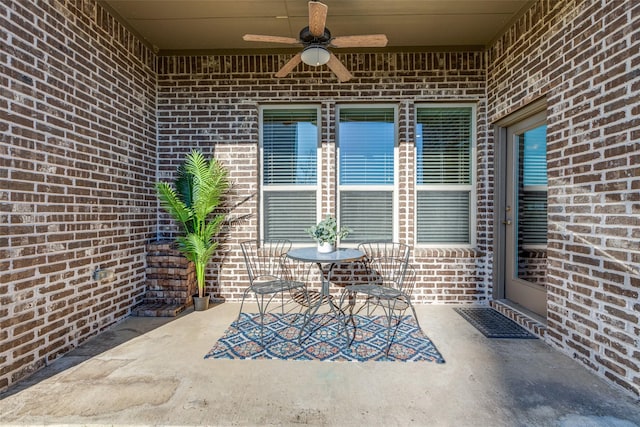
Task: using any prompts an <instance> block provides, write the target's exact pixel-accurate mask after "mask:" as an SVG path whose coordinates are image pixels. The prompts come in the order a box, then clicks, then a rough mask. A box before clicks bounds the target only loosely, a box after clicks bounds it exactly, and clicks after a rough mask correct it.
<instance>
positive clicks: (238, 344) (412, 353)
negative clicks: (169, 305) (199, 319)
mask: <svg viewBox="0 0 640 427" xmlns="http://www.w3.org/2000/svg"><path fill="white" fill-rule="evenodd" d="M264 320H265V325H264V328H265V329H264V348H263V347H262V345H261V344H260V316H259V315H258V314H248V313H242V316H241V317H240V320H239V322H237V323H236V322H233V323H232V324H231V326H230V327H229V328H228V329H227V330H226V331H225V334H224V336H223V337H222V338H220V339H219V340H218V342H217V343H216V344H215V346H214V347H213V348H212V349H211V351H210V352H209V353H207V355H205V359H208V358H215V359H281V360H324V361H356V362H365V361H383V360H385V361H403V362H409V361H411V362H418V361H429V362H437V363H444V359H443V358H442V356H441V355H440V353H439V352H438V350H437V349H436V347H435V346H434V345H433V343H432V342H431V341H430V340H429V338H428V337H427V336H426V335H425V334H424V333H423V332H422V331H421V330H420V329H419V328H418V327H417V325H416V322H415V320H414V319H413V317H411V316H404V317H403V318H402V320H401V322H400V325H399V326H398V330H397V332H396V336H395V338H394V340H393V344H392V345H391V349H390V350H389V356H388V357H387V355H386V354H385V352H386V333H387V329H386V328H387V327H386V319H385V318H384V317H383V316H360V315H356V316H354V321H355V322H356V326H357V328H356V331H357V333H356V337H355V340H354V341H353V343H352V344H351V346H350V347H349V348H346V345H345V336H344V332H340V331H339V321H338V320H337V319H335V318H334V317H333V316H328V315H322V314H317V315H315V316H314V317H313V318H312V320H311V325H312V326H311V327H310V328H309V327H308V328H309V329H306V330H307V334H308V331H309V330H312V331H313V332H312V333H311V334H310V335H308V337H307V338H306V339H305V340H304V341H303V342H302V345H299V344H298V334H299V332H300V328H301V327H302V322H303V316H301V315H298V316H296V315H295V314H284V315H282V314H267V315H265V319H264ZM349 332H350V333H351V334H353V329H352V327H350V328H349Z"/></svg>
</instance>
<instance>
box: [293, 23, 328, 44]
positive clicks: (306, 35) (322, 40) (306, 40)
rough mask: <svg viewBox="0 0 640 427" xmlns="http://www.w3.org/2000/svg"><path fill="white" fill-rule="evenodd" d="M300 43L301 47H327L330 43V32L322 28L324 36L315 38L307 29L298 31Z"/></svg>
mask: <svg viewBox="0 0 640 427" xmlns="http://www.w3.org/2000/svg"><path fill="white" fill-rule="evenodd" d="M300 41H301V42H302V44H303V45H305V46H307V45H310V44H314V45H318V44H319V45H328V44H329V42H330V41H331V32H330V31H329V29H328V28H327V27H324V34H323V35H322V36H320V37H316V36H314V35H313V34H311V32H310V31H309V27H304V28H303V29H302V30H300Z"/></svg>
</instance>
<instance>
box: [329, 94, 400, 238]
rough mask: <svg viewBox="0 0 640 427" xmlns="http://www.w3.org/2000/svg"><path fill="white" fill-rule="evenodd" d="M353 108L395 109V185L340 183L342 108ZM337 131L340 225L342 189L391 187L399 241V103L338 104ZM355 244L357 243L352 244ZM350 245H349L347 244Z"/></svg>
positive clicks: (394, 232) (393, 235)
mask: <svg viewBox="0 0 640 427" xmlns="http://www.w3.org/2000/svg"><path fill="white" fill-rule="evenodd" d="M353 108H361V109H366V108H371V109H380V108H389V109H393V123H394V135H393V185H392V186H390V185H340V173H341V171H340V134H339V127H340V126H339V124H340V110H342V109H345V110H348V109H353ZM335 111H336V115H335V124H336V125H335V132H336V156H335V164H336V166H335V170H336V175H335V188H336V210H337V221H338V225H339V226H340V212H341V207H340V199H341V197H340V194H341V192H342V191H389V189H391V191H392V192H393V193H392V196H391V202H392V204H393V209H392V240H393V241H398V237H399V212H400V207H399V206H398V203H399V184H398V182H399V176H400V173H399V163H400V158H399V153H400V150H399V146H398V141H399V129H398V128H399V123H398V118H399V114H398V105H397V104H374V103H367V104H338V105H336V108H335ZM352 245H353V246H355V245H356V244H352ZM347 246H349V245H347Z"/></svg>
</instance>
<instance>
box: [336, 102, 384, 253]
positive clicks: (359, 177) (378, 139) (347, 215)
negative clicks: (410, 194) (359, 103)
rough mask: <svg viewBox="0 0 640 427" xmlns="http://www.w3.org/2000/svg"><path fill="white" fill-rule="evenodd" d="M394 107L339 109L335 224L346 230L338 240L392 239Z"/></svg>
mask: <svg viewBox="0 0 640 427" xmlns="http://www.w3.org/2000/svg"><path fill="white" fill-rule="evenodd" d="M395 135H396V128H395V109H394V108H392V107H370V108H364V107H343V108H340V110H339V121H338V144H339V150H340V151H339V178H338V182H339V192H340V205H339V206H340V224H341V225H345V226H347V227H350V228H351V229H352V230H353V231H352V233H351V234H350V235H349V236H348V237H347V238H346V239H344V240H343V241H345V242H354V243H355V242H359V241H363V240H392V239H393V212H394V207H393V191H394V176H395V165H396V160H395V150H394V148H395V143H396V141H395V138H396V137H395Z"/></svg>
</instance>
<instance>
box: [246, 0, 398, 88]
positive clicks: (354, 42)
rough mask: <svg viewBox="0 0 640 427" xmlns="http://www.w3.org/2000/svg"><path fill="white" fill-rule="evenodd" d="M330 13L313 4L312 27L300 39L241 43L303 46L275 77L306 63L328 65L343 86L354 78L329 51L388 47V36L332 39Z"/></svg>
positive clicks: (323, 6) (257, 38)
mask: <svg viewBox="0 0 640 427" xmlns="http://www.w3.org/2000/svg"><path fill="white" fill-rule="evenodd" d="M328 9H329V8H328V7H327V5H326V4H323V3H320V2H318V1H310V2H309V26H308V27H304V28H303V29H302V30H301V31H300V36H299V38H298V39H295V38H293V37H280V36H265V35H258V34H245V35H244V36H243V37H242V39H243V40H245V41H251V42H270V43H284V44H292V45H302V46H303V47H304V48H303V49H302V52H300V53H298V54H296V55H295V56H294V57H293V58H291V59H290V60H289V62H287V63H286V64H284V66H283V67H282V68H281V69H280V70H278V72H277V73H276V77H285V76H286V75H287V74H289V73H290V72H291V71H293V69H294V68H296V67H297V66H298V64H300V62H304V63H305V64H307V65H311V66H314V67H318V66H320V65H324V64H327V66H328V67H329V68H330V69H331V71H333V73H334V74H335V75H336V76H337V77H338V80H339V81H340V82H346V81H347V80H350V79H351V78H352V77H353V76H352V75H351V73H350V72H349V70H347V68H346V67H345V66H344V65H343V64H342V63H341V62H340V60H338V58H336V56H335V55H334V54H333V53H332V52H331V51H329V49H328V47H335V48H343V47H385V46H386V45H387V36H385V35H384V34H369V35H363V36H342V37H332V36H331V32H330V31H329V29H328V28H327V27H325V23H326V20H327V10H328Z"/></svg>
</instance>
